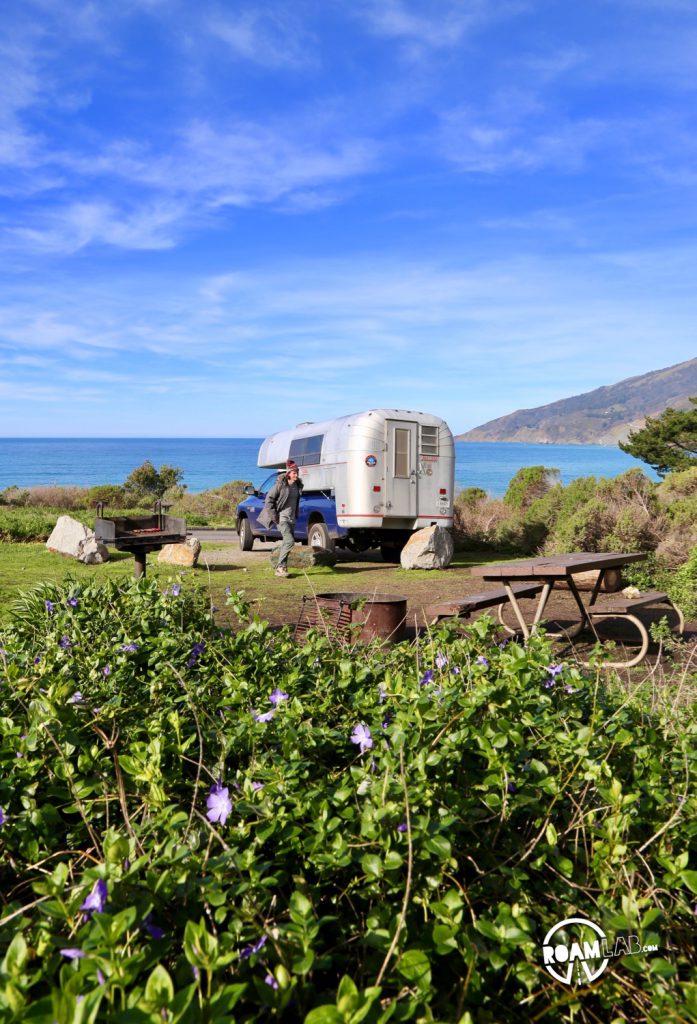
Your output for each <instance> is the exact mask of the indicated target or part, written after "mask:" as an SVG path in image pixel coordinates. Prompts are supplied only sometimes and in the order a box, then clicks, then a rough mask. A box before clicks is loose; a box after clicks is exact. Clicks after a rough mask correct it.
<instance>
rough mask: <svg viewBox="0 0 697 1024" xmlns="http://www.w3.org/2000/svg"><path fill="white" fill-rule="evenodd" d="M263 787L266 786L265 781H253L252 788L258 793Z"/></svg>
mask: <svg viewBox="0 0 697 1024" xmlns="http://www.w3.org/2000/svg"><path fill="white" fill-rule="evenodd" d="M263 788H264V783H263V782H253V783H252V789H253V790H254V792H255V793H258V792H259V790H260V789H263Z"/></svg>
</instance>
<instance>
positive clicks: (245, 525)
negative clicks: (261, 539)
mask: <svg viewBox="0 0 697 1024" xmlns="http://www.w3.org/2000/svg"><path fill="white" fill-rule="evenodd" d="M239 534H240V551H251V550H252V548H253V547H254V534H253V533H252V527H251V526H250V525H249V520H248V519H240V529H239Z"/></svg>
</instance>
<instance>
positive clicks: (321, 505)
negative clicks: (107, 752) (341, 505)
mask: <svg viewBox="0 0 697 1024" xmlns="http://www.w3.org/2000/svg"><path fill="white" fill-rule="evenodd" d="M277 477H278V472H274V473H272V474H271V476H269V477H268V478H267V479H266V480H264V482H263V484H262V485H261V487H259V488H256V487H251V486H248V487H245V489H244V493H245V494H246V495H247V497H246V498H245V499H244V501H242V502H240V504H239V505H238V506H237V532H238V534H239V538H240V547H241V549H242V550H243V551H251V550H252V547H253V545H254V541H255V540H264V541H277V540H280V539H281V533H280V531H279V530H278V529H277V528H276V527H275V526H274V527H272V528H271V529H270V530H267V528H266V527H265V526H262V525H261V524H260V523H259V513H260V512H261V510H262V509H263V507H264V498H265V497H266V494H267V492H268V491H269V490H270V489H271V487H272V486H273V485H274V483H275V482H276V479H277ZM348 532H349V531H348V530H347V529H345V528H344V527H343V526H339V524H338V523H337V521H336V502H335V501H334V499H333V498H332V497H331V496H330V495H329V494H325V493H324V492H322V491H309V492H304V493H303V494H302V495H301V498H300V507H299V509H298V518H297V519H296V521H295V530H294V533H295V539H296V540H299V541H301V542H302V543H303V544H309V545H310V546H311V547H316V548H328V549H329V550H332V548H333V547H334V545H335V543H336V542H337V541H339V542H341V541H342V540H344V539H345V538H346V537H348Z"/></svg>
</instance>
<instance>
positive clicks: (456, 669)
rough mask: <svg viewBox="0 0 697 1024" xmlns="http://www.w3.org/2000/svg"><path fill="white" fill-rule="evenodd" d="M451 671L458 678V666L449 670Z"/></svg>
mask: <svg viewBox="0 0 697 1024" xmlns="http://www.w3.org/2000/svg"><path fill="white" fill-rule="evenodd" d="M451 671H452V673H453V675H454V676H459V675H460V666H459V665H456V666H455V668H454V669H451Z"/></svg>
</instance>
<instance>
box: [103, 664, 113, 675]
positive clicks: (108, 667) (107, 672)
mask: <svg viewBox="0 0 697 1024" xmlns="http://www.w3.org/2000/svg"><path fill="white" fill-rule="evenodd" d="M102 675H103V676H110V675H111V665H105V666H104V668H103V669H102Z"/></svg>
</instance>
